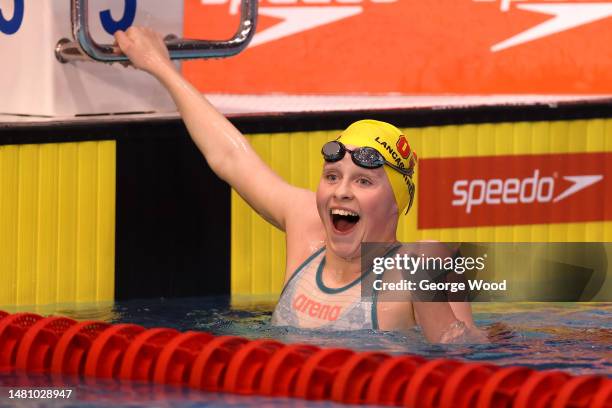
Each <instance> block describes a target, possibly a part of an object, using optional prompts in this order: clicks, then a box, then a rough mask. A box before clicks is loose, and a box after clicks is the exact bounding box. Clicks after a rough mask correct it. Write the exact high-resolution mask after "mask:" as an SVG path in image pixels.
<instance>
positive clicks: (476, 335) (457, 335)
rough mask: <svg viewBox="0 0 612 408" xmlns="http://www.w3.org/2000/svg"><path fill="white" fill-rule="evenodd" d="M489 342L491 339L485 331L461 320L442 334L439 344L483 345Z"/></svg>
mask: <svg viewBox="0 0 612 408" xmlns="http://www.w3.org/2000/svg"><path fill="white" fill-rule="evenodd" d="M489 342H490V341H489V338H488V337H487V335H486V333H485V332H484V331H483V330H480V329H479V328H478V327H476V326H468V325H466V324H465V323H463V322H462V321H460V320H456V321H455V322H453V323H452V324H451V325H450V326H449V327H448V328H447V329H446V330H445V331H444V333H442V336H440V340H439V343H453V344H483V343H489Z"/></svg>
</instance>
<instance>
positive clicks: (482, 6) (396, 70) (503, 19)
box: [184, 0, 612, 94]
mask: <svg viewBox="0 0 612 408" xmlns="http://www.w3.org/2000/svg"><path fill="white" fill-rule="evenodd" d="M239 15H240V1H239V0H186V3H185V19H184V21H185V37H187V38H214V39H227V38H230V37H231V36H232V34H233V33H234V31H235V30H236V27H237V26H238V19H239ZM610 16H612V1H599V2H592V1H585V0H557V1H554V2H551V1H547V0H520V1H519V0H434V1H405V0H404V1H400V0H261V1H259V20H258V27H257V32H256V34H255V37H254V39H253V41H252V43H251V44H250V45H249V48H248V49H247V50H246V51H245V52H244V53H242V54H241V55H239V56H237V57H233V58H229V59H225V60H216V61H199V62H188V63H186V64H185V66H184V73H185V75H186V76H187V77H188V78H189V79H190V80H191V81H192V82H193V83H194V84H195V85H196V86H197V87H198V88H199V89H200V90H201V91H205V92H230V93H267V92H283V93H291V94H296V93H297V94H300V93H302V94H309V93H311V94H312V93H322V94H326V93H389V92H399V93H410V94H440V93H442V94H446V93H461V94H490V93H571V94H576V93H585V94H592V93H610V92H612V69H610V67H612V54H611V53H610V52H607V50H608V49H609V39H610V38H612V25H611V24H609V23H610V21H611V20H610Z"/></svg>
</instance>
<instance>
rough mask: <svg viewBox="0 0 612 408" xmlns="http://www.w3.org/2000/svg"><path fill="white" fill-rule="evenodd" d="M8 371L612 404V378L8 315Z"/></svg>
mask: <svg viewBox="0 0 612 408" xmlns="http://www.w3.org/2000/svg"><path fill="white" fill-rule="evenodd" d="M0 370H1V371H12V370H23V371H25V372H53V373H57V374H62V375H84V376H87V377H95V378H115V379H126V380H141V381H150V382H156V383H160V384H176V385H183V386H189V387H192V388H196V389H200V390H205V391H221V392H231V393H238V394H243V395H266V396H279V397H295V398H306V399H313V400H332V401H336V402H341V403H347V404H364V403H365V404H377V405H393V406H406V407H415V408H425V407H427V408H434V407H436V408H437V407H440V408H446V407H453V408H455V407H456V408H462V407H466V408H467V407H477V408H487V407H513V408H523V407H524V408H532V407H535V408H561V407H571V408H612V380H610V379H609V378H607V377H604V376H597V375H585V376H570V375H569V374H566V373H563V372H560V371H535V370H531V369H529V368H526V367H497V366H494V365H490V364H482V363H469V362H462V361H456V360H450V359H434V360H426V359H424V358H422V357H418V356H405V355H404V356H391V355H388V354H385V353H379V352H355V351H353V350H348V349H342V348H320V347H317V346H312V345H301V344H293V345H286V344H283V343H280V342H278V341H275V340H247V339H245V338H242V337H236V336H213V335H211V334H208V333H203V332H195V331H188V332H185V333H180V332H178V331H176V330H174V329H166V328H156V329H148V330H147V329H145V328H143V327H141V326H137V325H133V324H114V325H112V324H108V323H104V322H95V321H87V322H81V323H77V322H76V321H74V320H72V319H68V318H65V317H54V316H52V317H46V318H43V317H42V316H39V315H36V314H32V313H18V314H12V315H11V314H8V313H6V312H3V311H0Z"/></svg>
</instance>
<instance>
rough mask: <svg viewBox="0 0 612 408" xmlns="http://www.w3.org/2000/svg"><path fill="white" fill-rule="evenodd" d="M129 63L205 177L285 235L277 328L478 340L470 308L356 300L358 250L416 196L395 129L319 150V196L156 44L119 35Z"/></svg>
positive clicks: (133, 33) (382, 234)
mask: <svg viewBox="0 0 612 408" xmlns="http://www.w3.org/2000/svg"><path fill="white" fill-rule="evenodd" d="M115 39H116V43H117V45H118V46H119V48H120V49H121V51H123V53H125V54H126V55H127V56H128V57H129V59H130V61H131V62H132V64H133V65H134V66H135V67H136V68H139V69H141V70H144V71H146V72H148V73H150V74H151V75H153V76H154V77H155V78H157V79H158V80H159V81H160V82H161V83H162V85H163V86H164V87H165V88H166V89H167V90H168V92H169V93H170V95H171V96H172V98H173V99H174V102H175V103H176V105H177V108H178V110H179V112H180V114H181V116H182V118H183V120H184V122H185V124H186V126H187V129H188V130H189V133H190V134H191V137H192V138H193V140H194V142H195V143H196V145H197V146H198V148H199V149H200V151H201V152H202V154H203V155H204V157H205V158H206V161H207V162H208V164H209V166H210V167H211V169H212V170H213V171H214V172H215V173H216V174H217V175H218V176H219V177H220V178H221V179H223V180H224V181H226V182H227V183H229V184H230V185H231V186H232V187H233V188H234V189H235V190H236V191H237V192H238V193H239V194H240V195H241V196H242V197H243V198H244V199H245V200H246V201H247V202H248V203H249V205H250V206H251V207H252V208H253V209H254V210H255V211H257V212H258V213H259V214H260V215H261V216H262V217H263V218H265V219H266V220H267V221H268V222H270V223H271V224H273V225H274V226H276V227H277V228H279V229H281V230H282V231H284V232H285V233H286V245H287V258H286V276H285V288H284V290H283V294H282V295H281V298H280V300H279V302H278V304H277V306H276V309H275V312H274V315H273V322H274V323H275V324H279V325H292V326H297V327H305V328H329V329H337V330H353V329H364V328H370V329H371V328H373V329H381V330H389V331H406V330H408V329H410V328H411V327H413V326H415V325H417V324H418V325H420V327H421V329H422V331H423V333H424V335H425V337H426V338H427V339H428V340H429V341H431V342H458V341H480V340H482V339H483V336H482V334H480V331H479V330H478V329H476V327H475V326H474V322H473V320H472V316H471V310H470V306H469V304H468V303H448V302H417V301H414V300H411V299H410V298H409V297H408V298H406V299H401V300H398V299H393V300H394V301H382V302H381V301H379V302H376V301H373V300H372V299H365V300H362V296H361V279H362V272H361V260H360V247H361V243H362V242H383V243H385V242H386V243H395V242H397V238H396V231H397V224H398V219H399V216H400V214H401V213H402V212H403V210H404V209H406V208H409V207H410V204H411V202H412V199H413V196H414V184H413V182H412V173H413V171H414V166H415V165H416V155H415V154H414V152H412V151H411V150H410V146H409V145H408V141H407V140H406V138H405V137H404V135H402V133H401V132H400V131H399V130H398V129H397V128H395V127H394V126H392V125H390V124H388V123H384V122H379V121H373V120H363V121H359V122H356V123H354V124H352V125H351V126H349V127H348V128H347V129H346V130H345V131H344V132H342V133H341V135H340V137H339V139H338V140H337V141H335V142H330V143H327V144H326V145H325V146H323V147H322V153H323V156H324V159H325V164H324V166H323V172H322V175H321V179H320V182H319V186H318V188H317V191H316V193H314V192H312V191H309V190H304V189H301V188H297V187H295V186H292V185H290V184H288V183H287V182H285V181H284V180H283V179H282V178H281V177H279V176H278V175H277V174H276V173H274V171H272V169H270V167H268V166H267V165H266V164H265V163H264V162H263V161H262V160H261V158H260V157H259V156H258V155H257V154H256V153H255V151H254V150H253V148H252V147H251V146H250V145H249V143H248V142H247V140H246V139H245V137H244V136H243V135H242V134H241V133H240V132H239V131H238V130H237V129H236V128H235V127H234V126H233V125H232V124H231V123H230V122H229V121H228V120H227V119H226V118H225V117H224V116H223V115H221V114H220V113H219V112H218V111H217V110H216V109H215V108H214V107H213V106H212V105H211V104H210V103H209V102H208V101H207V100H206V98H205V97H204V96H203V95H201V94H200V92H198V91H197V90H196V89H195V88H194V87H193V86H191V84H189V82H187V81H186V80H185V79H184V78H183V77H182V76H181V75H180V73H179V72H177V70H176V68H175V66H174V65H173V64H172V62H171V61H170V59H169V56H168V51H167V49H166V46H165V45H164V42H163V40H162V38H161V36H160V35H158V34H157V33H155V32H153V31H152V30H150V29H147V28H140V27H132V28H130V29H128V30H127V31H126V32H122V31H118V32H117V33H116V34H115Z"/></svg>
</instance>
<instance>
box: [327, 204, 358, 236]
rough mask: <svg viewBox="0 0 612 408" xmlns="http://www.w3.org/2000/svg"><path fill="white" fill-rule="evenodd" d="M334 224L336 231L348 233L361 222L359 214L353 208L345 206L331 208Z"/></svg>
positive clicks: (330, 212)
mask: <svg viewBox="0 0 612 408" xmlns="http://www.w3.org/2000/svg"><path fill="white" fill-rule="evenodd" d="M329 215H330V218H331V222H332V225H333V226H334V229H335V230H336V232H338V233H340V234H348V233H349V232H351V231H352V230H353V228H355V225H357V223H358V222H359V218H360V217H359V214H358V213H356V212H355V211H352V210H347V209H343V208H332V209H330V210H329Z"/></svg>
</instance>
